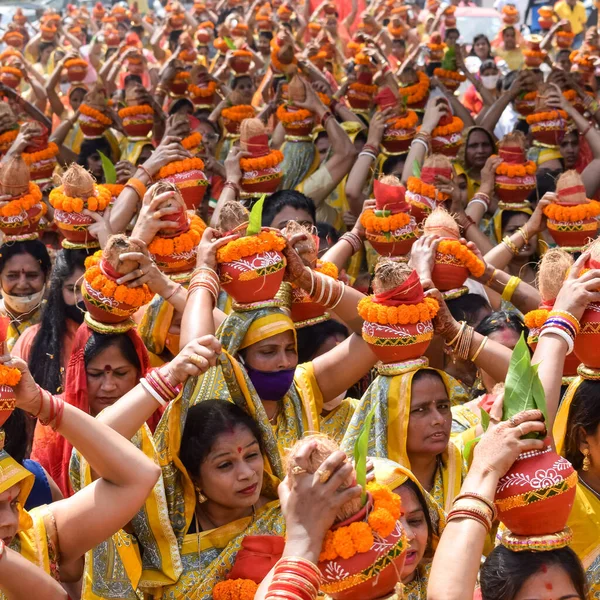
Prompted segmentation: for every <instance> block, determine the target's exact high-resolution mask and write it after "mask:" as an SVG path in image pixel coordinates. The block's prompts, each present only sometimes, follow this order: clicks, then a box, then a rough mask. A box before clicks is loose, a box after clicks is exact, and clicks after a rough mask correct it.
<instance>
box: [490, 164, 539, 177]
mask: <svg viewBox="0 0 600 600" xmlns="http://www.w3.org/2000/svg"><path fill="white" fill-rule="evenodd" d="M536 171H537V166H536V164H535V163H534V162H533V161H532V160H528V161H527V162H525V163H524V164H519V165H516V164H510V163H507V162H501V163H500V164H499V165H498V166H497V167H496V173H497V174H498V175H504V176H505V177H525V176H526V175H535V173H536Z"/></svg>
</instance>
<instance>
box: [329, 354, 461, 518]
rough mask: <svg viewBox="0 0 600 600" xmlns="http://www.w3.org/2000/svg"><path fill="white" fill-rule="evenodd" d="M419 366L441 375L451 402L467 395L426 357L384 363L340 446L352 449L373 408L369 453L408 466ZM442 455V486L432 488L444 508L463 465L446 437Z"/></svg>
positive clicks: (452, 495) (456, 489)
mask: <svg viewBox="0 0 600 600" xmlns="http://www.w3.org/2000/svg"><path fill="white" fill-rule="evenodd" d="M423 369H426V370H430V371H433V372H435V373H437V374H438V375H439V376H440V378H441V379H442V381H443V383H444V386H445V388H446V391H447V393H448V398H449V399H450V402H451V403H452V404H456V403H458V402H459V401H462V402H465V401H466V400H467V399H468V396H467V394H466V392H465V390H464V388H463V387H462V386H461V385H460V383H459V382H458V381H457V380H456V379H454V378H453V377H450V375H448V374H447V373H445V372H444V371H439V370H437V369H430V368H429V367H428V366H427V359H425V358H420V359H416V360H414V361H407V362H405V363H403V364H402V366H397V367H396V366H392V365H384V366H383V367H380V370H379V375H378V376H377V377H376V378H375V379H374V380H373V383H371V385H370V386H369V389H368V390H367V391H366V392H365V395H364V396H363V397H362V399H361V401H360V404H359V406H358V408H357V409H356V412H355V413H354V416H353V417H352V420H351V421H350V424H349V425H348V428H347V430H346V435H345V436H344V439H343V440H342V444H341V446H342V450H344V451H346V452H352V451H353V450H354V447H355V445H356V442H357V439H358V436H359V434H360V432H361V430H362V428H363V426H364V423H365V419H366V418H367V415H368V414H369V412H370V411H371V410H372V409H373V407H374V409H375V412H374V416H373V423H372V425H371V430H370V435H369V455H370V456H377V457H383V458H389V459H390V460H393V461H394V462H397V463H398V464H400V465H402V466H403V467H406V468H407V469H410V460H409V458H408V453H407V451H406V440H407V435H408V422H409V418H410V402H411V398H412V382H413V378H414V376H415V374H416V373H417V372H418V371H421V370H423ZM441 459H442V469H441V470H442V473H441V475H442V484H443V485H442V486H441V488H440V489H436V487H434V489H433V490H432V495H433V496H434V498H435V500H436V501H437V502H438V503H439V504H440V506H441V507H442V508H444V509H445V510H449V508H450V507H451V506H452V501H453V500H454V498H455V496H457V495H458V493H459V491H460V487H461V485H462V479H463V471H464V465H463V460H462V456H461V453H460V451H459V449H458V448H457V447H456V446H455V445H454V444H453V443H452V442H451V441H450V442H448V447H447V449H446V451H445V452H444V453H443V454H442V455H441Z"/></svg>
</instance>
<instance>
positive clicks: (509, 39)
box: [502, 29, 517, 50]
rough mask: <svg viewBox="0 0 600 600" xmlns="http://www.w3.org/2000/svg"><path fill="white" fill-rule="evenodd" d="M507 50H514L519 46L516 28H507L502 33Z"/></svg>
mask: <svg viewBox="0 0 600 600" xmlns="http://www.w3.org/2000/svg"><path fill="white" fill-rule="evenodd" d="M502 39H503V41H504V49H505V50H514V49H515V48H516V47H517V35H516V33H515V30H514V29H507V30H506V31H504V32H503V33H502Z"/></svg>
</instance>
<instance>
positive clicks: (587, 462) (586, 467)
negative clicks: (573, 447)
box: [581, 448, 592, 471]
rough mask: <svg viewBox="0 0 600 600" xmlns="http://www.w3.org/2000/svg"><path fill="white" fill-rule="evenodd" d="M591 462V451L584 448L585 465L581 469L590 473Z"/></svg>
mask: <svg viewBox="0 0 600 600" xmlns="http://www.w3.org/2000/svg"><path fill="white" fill-rule="evenodd" d="M591 462H592V461H591V460H590V451H589V450H588V449H587V448H584V450H583V465H582V466H581V468H582V469H583V470H584V471H589V470H590V464H591Z"/></svg>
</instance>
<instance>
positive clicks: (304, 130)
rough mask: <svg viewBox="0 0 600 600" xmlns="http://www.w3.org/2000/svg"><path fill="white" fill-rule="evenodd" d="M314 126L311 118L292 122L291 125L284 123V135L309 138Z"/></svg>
mask: <svg viewBox="0 0 600 600" xmlns="http://www.w3.org/2000/svg"><path fill="white" fill-rule="evenodd" d="M314 126H315V121H314V119H313V117H312V116H311V117H308V118H306V119H303V120H302V121H294V122H292V123H284V124H283V127H284V129H285V134H286V135H290V136H292V137H307V136H310V134H311V133H312V130H313V128H314Z"/></svg>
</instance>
